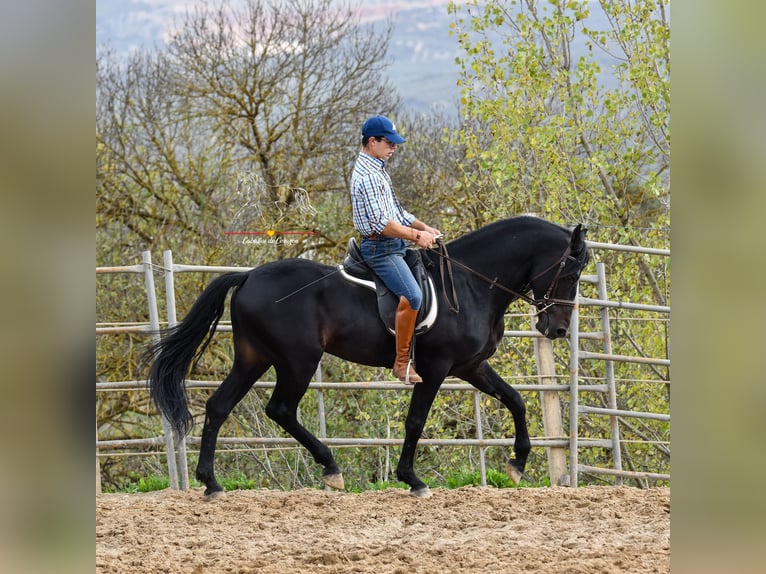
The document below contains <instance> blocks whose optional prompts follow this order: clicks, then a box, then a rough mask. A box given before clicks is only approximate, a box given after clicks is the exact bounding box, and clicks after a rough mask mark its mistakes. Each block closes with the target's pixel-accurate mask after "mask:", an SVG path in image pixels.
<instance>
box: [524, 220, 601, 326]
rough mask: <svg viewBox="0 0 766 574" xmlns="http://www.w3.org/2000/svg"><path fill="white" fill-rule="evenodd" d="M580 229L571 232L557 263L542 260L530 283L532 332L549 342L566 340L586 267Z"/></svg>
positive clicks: (581, 230)
mask: <svg viewBox="0 0 766 574" xmlns="http://www.w3.org/2000/svg"><path fill="white" fill-rule="evenodd" d="M586 231H587V230H586V229H585V228H584V227H583V226H582V225H579V224H578V225H577V227H575V228H574V231H572V234H571V236H570V239H569V245H568V246H567V247H566V249H565V250H564V251H563V252H562V253H560V254H559V257H558V259H554V260H553V261H551V259H550V258H549V257H546V258H543V257H541V262H540V265H539V269H535V270H534V272H533V278H532V279H531V280H530V285H531V288H532V293H534V298H535V301H534V302H535V306H536V307H537V324H536V325H535V328H536V329H537V330H538V331H540V333H542V334H543V335H545V336H546V337H548V338H549V339H558V338H559V337H565V336H566V334H567V332H568V331H569V322H570V320H571V318H572V310H573V309H574V305H575V298H576V297H577V283H578V281H579V280H580V274H581V273H582V270H583V269H584V268H585V266H586V265H587V264H588V258H589V256H588V248H587V246H586V244H585V232H586Z"/></svg>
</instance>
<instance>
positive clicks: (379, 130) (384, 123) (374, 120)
mask: <svg viewBox="0 0 766 574" xmlns="http://www.w3.org/2000/svg"><path fill="white" fill-rule="evenodd" d="M362 135H363V136H375V137H384V138H386V139H387V140H388V141H390V142H391V143H393V144H402V143H404V142H406V141H407V140H406V139H404V138H403V137H402V136H400V135H399V134H398V133H397V131H396V126H395V125H394V122H392V121H391V120H389V119H388V118H387V117H386V116H372V117H371V118H369V119H368V120H367V121H366V122H364V125H363V126H362Z"/></svg>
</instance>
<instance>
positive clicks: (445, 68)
mask: <svg viewBox="0 0 766 574" xmlns="http://www.w3.org/2000/svg"><path fill="white" fill-rule="evenodd" d="M194 3H195V2H194V1H193V0H146V1H142V0H135V1H133V2H125V1H124V0H97V2H96V42H97V44H105V43H109V44H110V45H111V46H112V48H113V49H115V50H117V51H118V52H128V51H130V50H132V49H136V48H138V47H140V46H152V45H154V44H160V45H161V44H162V43H163V41H164V38H165V35H166V34H167V31H168V29H169V28H170V27H171V26H172V24H173V21H174V19H177V18H181V17H183V15H184V12H185V10H186V9H187V8H188V7H190V6H192V5H193V4H194ZM446 4H447V0H420V1H412V2H402V1H400V2H394V1H391V0H388V1H386V0H366V1H365V2H363V3H362V4H361V6H362V8H361V9H360V14H361V16H362V18H363V20H364V21H366V22H375V21H379V20H383V19H384V18H387V17H391V16H392V17H394V19H395V23H396V30H395V32H394V36H393V39H392V42H391V45H390V48H389V53H388V59H389V61H390V62H391V65H390V67H389V76H390V79H391V81H392V82H393V83H394V85H396V86H397V87H398V89H399V93H400V95H401V97H402V99H403V101H404V105H405V106H406V107H407V109H409V110H411V111H416V112H428V111H431V110H433V109H434V108H436V109H439V110H445V111H448V112H449V113H450V115H451V114H452V113H456V110H457V102H458V100H459V97H460V90H459V88H458V86H457V78H458V68H457V65H456V64H455V58H456V57H457V56H459V55H460V54H461V52H460V50H459V49H458V46H457V39H456V38H454V37H451V36H450V35H449V30H450V28H449V26H450V22H451V18H452V17H451V16H449V15H448V14H447V6H446ZM592 10H593V11H594V14H593V16H592V17H591V20H592V21H591V22H589V24H588V25H589V26H590V27H592V28H596V29H598V28H601V29H604V28H605V26H606V25H607V24H606V22H605V21H604V17H603V15H602V14H601V13H600V12H598V11H597V10H596V6H595V5H593V6H592ZM585 50H586V49H585V44H584V39H583V38H579V39H578V38H575V41H574V45H573V57H574V58H578V57H579V56H580V55H581V54H584V53H585ZM596 57H597V59H599V60H600V61H599V64H601V66H602V69H604V73H603V74H602V81H605V82H607V83H608V82H609V81H610V79H611V73H610V70H611V65H612V64H613V62H614V60H612V59H610V58H609V57H608V56H607V55H606V54H603V53H600V54H596Z"/></svg>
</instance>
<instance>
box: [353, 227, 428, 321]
mask: <svg viewBox="0 0 766 574" xmlns="http://www.w3.org/2000/svg"><path fill="white" fill-rule="evenodd" d="M404 261H405V262H406V263H407V265H408V266H409V268H410V270H411V271H412V275H413V276H414V277H415V280H416V281H417V282H418V285H419V286H420V290H421V291H422V293H423V303H422V305H421V306H420V310H419V311H418V316H417V319H416V323H415V335H420V334H422V333H425V332H426V331H428V330H429V329H430V328H431V327H432V326H433V324H434V321H436V314H437V312H438V306H437V303H436V301H437V299H436V290H435V289H434V282H433V279H431V275H430V274H429V273H428V271H427V270H426V266H425V263H424V262H423V257H422V256H421V254H420V251H417V250H414V249H407V253H406V254H405V256H404ZM339 271H340V275H341V277H343V278H344V279H345V280H346V281H349V282H350V283H354V284H356V285H361V286H362V287H366V288H367V289H370V290H372V291H375V292H376V293H377V296H378V314H379V315H380V318H381V320H382V321H383V325H385V327H386V329H387V330H388V332H389V333H391V334H392V335H393V334H394V333H395V332H396V329H395V324H396V308H397V307H398V306H399V298H398V297H397V296H396V295H395V294H394V293H393V292H392V291H390V290H389V289H388V287H386V285H385V284H384V283H383V281H381V280H380V279H379V278H378V276H377V275H375V273H373V271H372V269H371V268H370V267H369V265H367V263H365V261H364V259H363V258H362V253H361V251H360V250H359V245H358V244H357V242H356V239H355V238H353V237H352V238H351V239H350V240H349V242H348V252H347V253H346V257H345V259H344V260H343V264H342V265H339Z"/></svg>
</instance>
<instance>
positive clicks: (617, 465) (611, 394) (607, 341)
mask: <svg viewBox="0 0 766 574" xmlns="http://www.w3.org/2000/svg"><path fill="white" fill-rule="evenodd" d="M605 269H606V268H605V266H604V263H603V262H599V263H596V277H597V278H598V283H597V286H598V298H599V299H601V300H602V301H606V300H607V292H606V270H605ZM600 311H601V330H602V332H603V333H604V354H605V355H611V354H612V334H611V333H612V331H611V325H610V323H609V310H608V309H607V308H606V307H601V310H600ZM604 367H605V368H606V383H607V400H608V404H609V408H610V409H613V410H615V409H617V387H616V383H615V380H614V362H613V361H612V360H611V359H605V360H604ZM609 424H610V427H611V431H612V460H613V461H614V469H615V470H620V471H621V470H622V450H621V446H620V419H619V418H618V417H616V416H614V415H612V416H610V417H609ZM614 484H615V485H616V486H622V484H623V480H622V476H621V475H615V478H614Z"/></svg>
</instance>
